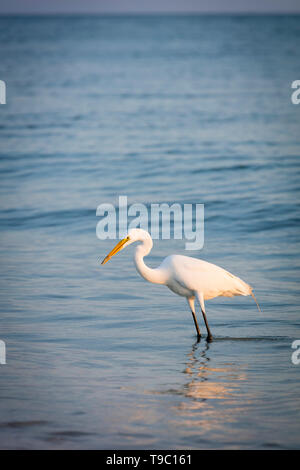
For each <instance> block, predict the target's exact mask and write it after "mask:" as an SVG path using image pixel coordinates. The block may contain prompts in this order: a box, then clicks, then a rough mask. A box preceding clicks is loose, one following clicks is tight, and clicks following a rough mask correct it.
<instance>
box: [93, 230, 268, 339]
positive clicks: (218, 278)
mask: <svg viewBox="0 0 300 470" xmlns="http://www.w3.org/2000/svg"><path fill="white" fill-rule="evenodd" d="M134 242H141V244H139V245H138V246H137V247H136V250H135V254H134V262H135V266H136V269H137V271H138V272H139V273H140V275H141V276H142V277H143V278H144V279H146V281H149V282H153V283H154V284H164V285H165V286H167V287H168V288H169V289H170V290H171V291H173V292H175V294H178V295H181V296H182V297H186V299H187V301H188V304H189V306H190V309H191V311H192V315H193V319H194V323H195V328H196V331H197V337H198V340H199V339H200V337H201V333H200V328H199V325H198V322H197V317H196V313H195V298H197V300H198V302H199V304H200V307H201V311H202V315H203V319H204V322H205V326H206V330H207V340H208V341H211V340H212V334H211V332H210V329H209V326H208V323H207V318H206V313H205V305H204V301H205V300H208V299H213V298H214V297H219V296H224V297H233V296H235V295H244V296H247V295H252V297H253V299H254V300H255V302H256V305H257V307H258V309H259V311H260V308H259V305H258V303H257V300H256V298H255V296H254V294H253V291H252V287H251V286H249V285H248V284H246V282H244V281H242V279H240V278H238V277H237V276H234V275H233V274H231V273H229V272H228V271H225V269H223V268H220V267H219V266H216V265H215V264H212V263H208V262H207V261H203V260H200V259H196V258H191V257H189V256H182V255H170V256H168V257H167V258H165V259H164V260H163V262H162V263H161V265H160V266H159V267H158V268H155V269H152V268H149V267H148V266H146V264H145V263H144V257H145V256H147V255H148V254H149V253H150V251H151V249H152V247H153V242H152V238H151V236H150V235H149V233H148V232H146V231H145V230H143V229H139V228H135V229H131V230H129V232H128V234H127V237H126V238H124V239H123V240H121V241H119V243H118V244H117V245H116V246H115V247H114V248H113V249H112V250H111V252H110V253H109V254H108V255H107V256H106V257H105V258H104V260H103V261H102V263H101V264H105V263H106V262H107V261H108V260H110V258H112V256H114V255H115V254H116V253H118V252H119V251H121V250H123V248H125V246H129V245H131V243H134Z"/></svg>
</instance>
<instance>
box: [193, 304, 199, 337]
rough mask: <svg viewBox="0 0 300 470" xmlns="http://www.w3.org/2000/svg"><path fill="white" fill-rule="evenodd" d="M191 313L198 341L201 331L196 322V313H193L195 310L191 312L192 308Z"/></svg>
mask: <svg viewBox="0 0 300 470" xmlns="http://www.w3.org/2000/svg"><path fill="white" fill-rule="evenodd" d="M192 315H193V319H194V323H195V328H196V331H197V339H198V341H199V340H200V338H201V333H200V328H199V325H198V322H197V317H196V314H195V312H193V310H192Z"/></svg>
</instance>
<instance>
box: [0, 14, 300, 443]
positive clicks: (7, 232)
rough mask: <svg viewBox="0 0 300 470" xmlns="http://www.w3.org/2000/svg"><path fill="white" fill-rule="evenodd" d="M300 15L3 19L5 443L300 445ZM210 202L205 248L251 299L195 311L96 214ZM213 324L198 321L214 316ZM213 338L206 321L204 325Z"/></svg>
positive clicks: (154, 260)
mask: <svg viewBox="0 0 300 470" xmlns="http://www.w3.org/2000/svg"><path fill="white" fill-rule="evenodd" d="M299 50H300V21H299V17H289V16H285V17H239V16H237V17H201V16H199V17H197V16H196V17H104V18H101V17H88V16H87V17H60V18H59V17H49V18H47V17H43V18H41V17H26V18H21V17H10V18H7V17H1V18H0V56H1V64H0V78H1V79H2V80H5V81H6V84H7V104H6V105H5V106H1V108H0V134H1V144H0V175H1V176H0V178H1V185H0V237H1V245H0V259H1V268H0V310H1V314H0V318H1V321H0V328H1V329H0V338H1V339H2V340H4V341H5V343H6V347H7V364H6V365H1V366H0V368H1V370H0V372H1V376H0V377H1V378H0V382H1V384H0V385H1V392H0V396H1V401H0V446H1V448H6V449H7V448H18V449H20V448H25V449H29V448H35V449H44V448H50V449H51V448H71V449H85V448H98V449H101V448H108V449H110V448H119V449H128V448H131V449H132V448H145V449H151V448H162V449H163V448H173V449H175V448H176V449H188V448H189V449H203V448H259V449H261V448H263V449H266V448H274V449H277V448H300V440H299V431H300V399H299V374H300V365H298V366H297V365H294V364H293V363H292V362H291V354H292V352H293V350H292V349H291V344H292V341H294V340H295V339H300V321H299V300H300V299H299V268H300V266H299V265H300V256H299V248H300V244H299V242H300V239H299V221H300V212H299V189H300V186H299V157H300V133H299V120H300V107H299V106H298V107H297V106H295V105H292V103H291V99H290V97H291V91H292V90H291V83H292V81H294V80H296V79H300V65H299V64H300V61H299ZM119 195H127V196H128V200H129V203H134V202H142V203H144V204H150V203H153V202H167V203H173V202H179V203H189V202H190V203H191V202H194V203H204V204H205V244H204V248H203V250H201V251H195V252H188V253H187V252H185V251H184V241H181V240H175V241H170V242H169V241H156V243H155V244H154V248H153V251H152V253H151V255H150V256H149V257H148V263H149V265H151V266H153V267H154V266H156V265H158V264H159V263H160V261H161V259H162V258H163V257H164V256H167V255H168V254H171V253H181V254H188V255H192V256H196V257H199V258H203V259H206V260H209V261H211V262H214V263H217V264H219V265H221V266H223V267H225V268H226V269H228V270H230V271H232V272H233V273H235V274H237V275H239V276H240V277H242V278H243V279H245V280H246V281H247V282H249V283H250V284H251V285H253V287H254V290H255V293H256V296H257V298H258V300H259V302H260V304H261V307H262V310H263V313H262V314H259V313H258V311H257V309H256V306H255V304H254V302H253V300H252V299H250V298H235V299H222V298H219V299H214V300H212V301H210V302H207V315H208V319H209V323H210V327H211V330H212V332H213V334H214V336H215V340H214V341H213V342H212V343H210V344H207V343H206V342H205V340H201V342H200V343H197V342H196V337H195V332H194V325H193V321H192V317H191V314H190V312H189V310H188V307H187V305H186V302H185V300H184V299H183V298H180V297H177V296H175V295H174V294H172V293H171V292H169V291H168V289H166V288H165V287H163V286H156V285H151V284H148V283H146V282H145V281H144V280H143V279H141V278H140V277H139V276H138V274H137V273H136V271H135V268H134V265H133V262H132V255H133V248H132V247H131V248H129V249H128V250H125V251H123V252H122V253H121V254H119V255H118V256H117V257H115V258H114V259H113V260H111V261H110V263H108V264H107V265H105V267H100V264H99V259H102V258H103V257H104V255H105V254H106V253H107V252H108V251H109V250H110V249H111V248H112V246H113V241H105V242H101V241H100V240H98V239H97V238H96V234H95V228H96V224H97V222H98V220H99V218H97V217H96V208H97V206H98V205H99V204H101V203H103V202H110V203H117V201H118V196H119ZM199 320H201V319H200V318H199ZM201 326H202V321H201Z"/></svg>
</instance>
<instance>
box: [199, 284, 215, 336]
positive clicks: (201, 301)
mask: <svg viewBox="0 0 300 470" xmlns="http://www.w3.org/2000/svg"><path fill="white" fill-rule="evenodd" d="M196 295H197V297H198V300H199V304H200V307H201V312H202V315H203V319H204V322H205V326H206V330H207V338H206V339H207V341H212V339H213V337H212V334H211V332H210V329H209V326H208V323H207V318H206V315H205V305H204V295H203V293H202V292H197V293H196Z"/></svg>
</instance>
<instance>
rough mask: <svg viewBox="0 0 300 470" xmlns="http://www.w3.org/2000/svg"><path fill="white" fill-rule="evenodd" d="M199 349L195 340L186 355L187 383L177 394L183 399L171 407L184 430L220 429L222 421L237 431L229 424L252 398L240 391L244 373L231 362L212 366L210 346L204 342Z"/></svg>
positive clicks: (222, 427) (235, 419)
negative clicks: (179, 393)
mask: <svg viewBox="0 0 300 470" xmlns="http://www.w3.org/2000/svg"><path fill="white" fill-rule="evenodd" d="M200 348H201V346H200V344H199V343H196V344H195V345H194V346H193V348H192V351H191V352H190V353H189V354H188V356H187V364H186V367H185V369H184V371H183V372H184V373H185V374H186V375H187V382H186V383H185V384H184V386H183V388H182V393H181V395H183V397H184V398H183V400H182V401H181V402H180V403H179V404H177V405H176V406H174V407H173V409H174V411H175V414H176V416H177V418H180V425H181V426H184V427H186V428H187V432H192V433H195V432H197V433H198V434H199V436H201V434H202V433H203V434H205V433H207V431H224V426H225V425H226V424H232V432H233V433H234V432H237V433H238V431H237V430H235V431H234V425H233V424H234V422H236V421H237V420H238V419H239V418H240V417H241V416H242V413H243V412H245V409H246V408H247V407H248V405H250V404H251V402H252V398H253V397H252V398H251V396H249V394H247V396H245V395H243V393H242V392H241V391H240V389H241V385H242V384H241V382H244V381H246V380H247V374H246V372H245V370H243V369H242V368H241V367H240V366H238V365H236V364H234V363H225V364H224V363H223V364H222V366H220V367H217V366H212V365H211V360H210V356H209V349H210V345H209V344H208V343H206V344H205V346H204V347H203V346H202V349H200ZM176 421H177V420H176ZM177 424H178V422H177ZM188 428H189V429H188ZM227 432H228V429H227Z"/></svg>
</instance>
